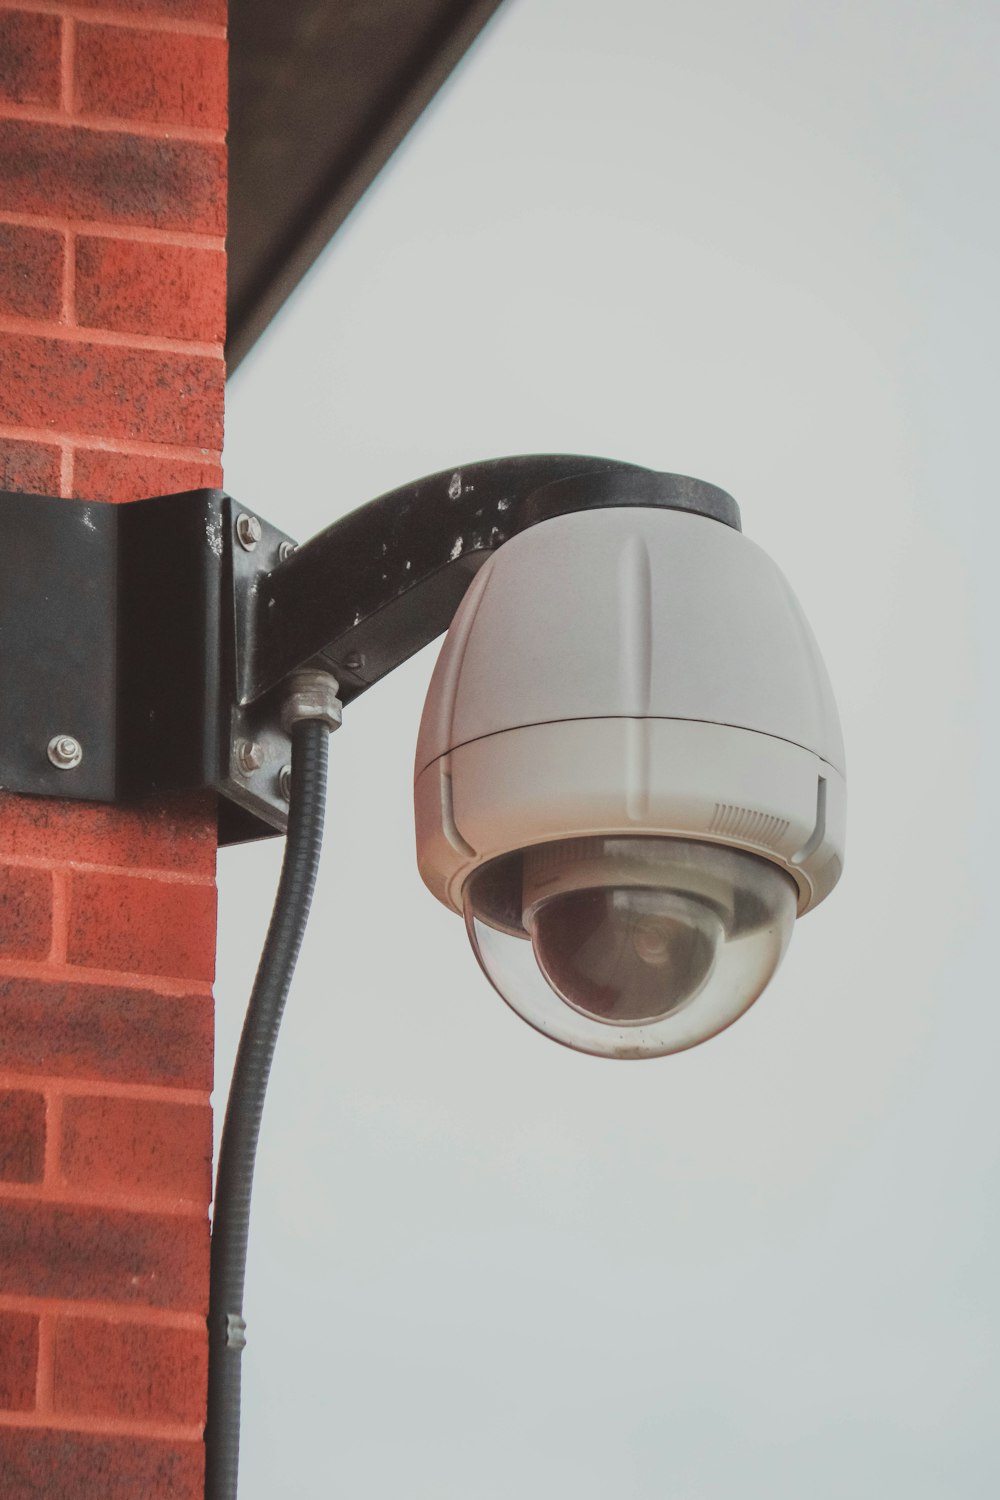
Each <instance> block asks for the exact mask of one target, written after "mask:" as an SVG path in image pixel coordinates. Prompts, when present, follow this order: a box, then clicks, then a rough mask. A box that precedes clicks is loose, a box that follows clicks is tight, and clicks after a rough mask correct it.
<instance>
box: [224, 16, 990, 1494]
mask: <svg viewBox="0 0 1000 1500" xmlns="http://www.w3.org/2000/svg"><path fill="white" fill-rule="evenodd" d="M998 33H1000V10H998V8H997V6H996V4H995V3H994V0H844V3H833V0H821V3H817V0H758V3H756V4H754V5H746V4H742V3H737V0H672V3H670V4H665V3H659V0H617V3H616V4H615V5H614V6H609V5H607V4H606V3H599V0H533V3H528V0H512V3H510V4H509V5H508V7H507V8H506V9H505V11H504V12H503V13H502V14H501V16H500V17H499V19H498V20H497V22H495V23H494V24H493V25H492V26H491V28H489V30H488V31H487V33H486V34H485V36H484V37H483V39H482V41H481V43H480V44H479V45H478V47H477V48H476V49H475V51H474V53H473V55H472V56H471V57H470V58H469V59H468V60H467V62H466V63H465V64H464V65H463V67H462V69H461V70H460V72H459V74H458V75H457V77H456V78H455V79H454V81H453V82H452V84H451V85H450V86H449V88H448V89H447V91H446V92H445V94H444V96H443V97H442V98H441V99H440V100H439V101H438V103H437V104H436V105H435V107H434V108H433V109H432V110H431V112H430V113H429V115H428V116H427V117H426V118H425V120H424V121H423V122H422V124H421V125H420V127H419V128H418V130H417V131H416V132H415V133H414V135H413V137H412V138H411V140H410V142H409V143H408V144H407V146H406V147H405V149H404V150H403V151H402V152H401V153H400V154H399V155H398V157H397V159H396V160H395V161H394V162H393V164H392V165H391V167H390V169H389V170H388V171H387V172H386V173H385V174H384V175H383V176H382V178H381V179H380V180H379V182H378V183H377V184H376V186H375V188H374V189H373V190H372V191H371V193H370V194H369V195H368V197H367V198H366V199H365V201H364V202H363V203H362V204H361V206H360V207H359V209H358V210H357V212H356V213H355V215H354V216H353V218H352V220H351V221H350V223H349V224H348V226H347V227H346V229H345V230H344V231H343V232H342V233H341V235H340V236H339V237H338V238H337V240H336V241H335V243H334V245H333V246H332V247H331V248H330V249H329V250H328V252H327V253H326V255H325V256H324V258H323V259H322V261H321V262H320V263H319V265H318V266H317V267H316V269H315V271H314V272H313V274H312V275H311V276H310V277H309V278H308V279H307V281H306V283H305V284H304V285H303V286H302V288H301V289H300V290H299V292H298V293H297V294H296V295H295V297H294V298H293V299H292V301H291V303H290V304H289V305H288V307H287V308H286V310H285V311H284V312H283V313H282V315H281V316H280V317H279V318H278V320H277V321H276V323H275V324H274V325H273V327H272V329H271V330H270V331H269V332H268V334H267V335H266V337H265V338H264V339H262V340H261V342H260V344H259V345H258V347H257V349H256V350H255V352H254V353H253V354H252V355H251V357H250V358H249V359H248V360H247V362H246V364H245V365H244V367H243V368H242V369H241V370H240V372H239V374H238V375H237V376H236V378H235V379H234V381H233V385H232V389H231V400H230V407H229V439H228V447H227V452H226V460H227V467H226V480H227V486H228V488H229V490H230V491H231V492H232V493H234V494H236V495H238V496H239V497H240V498H241V499H243V500H244V501H245V502H247V503H248V504H250V505H253V506H256V507H258V508H259V510H260V511H261V513H262V514H264V515H266V516H269V517H271V518H272V519H274V520H275V521H276V522H277V523H278V524H280V525H282V526H283V527H284V528H285V529H286V530H288V531H290V532H291V533H292V534H294V535H297V536H299V537H303V538H304V537H306V536H308V535H311V534H312V533H313V532H315V531H317V530H319V529H320V528H321V527H322V526H324V525H325V524H327V523H328V522H329V521H330V520H332V519H333V518H334V517H335V516H337V515H339V514H340V513H342V512H343V511H346V510H349V509H352V508H353V507H354V506H355V505H357V504H359V503H361V502H362V501H364V500H366V499H369V498H371V497H373V496H375V495H377V494H380V493H381V492H383V491H384V490H386V489H388V488H390V487H392V486H394V485H396V484H399V483H402V482H404V481H405V480H407V479H410V478H416V477H417V476H419V475H422V474H425V473H428V472H431V471H433V470H436V469H439V468H443V467H446V466H449V465H453V464H454V465H457V464H459V463H462V462H467V461H469V460H472V459H475V458H482V457H490V456H494V455H497V454H502V453H512V452H530V451H538V450H549V451H553V450H555V451H567V452H572V451H579V452H584V453H599V454H605V455H608V456H611V457H618V458H623V459H629V460H634V461H637V462H640V463H645V464H649V465H651V466H653V467H657V468H664V469H673V470H677V471H680V472H683V473H689V474H695V475H698V476H700V477H702V478H704V479H708V480H711V481H714V482H715V483H718V484H721V485H722V486H724V487H725V488H727V489H729V490H730V491H731V493H733V494H734V495H735V496H736V498H737V500H738V501H739V502H740V505H741V507H742V509H743V519H744V529H745V530H746V532H747V533H748V535H750V536H751V537H753V538H754V540H755V541H757V542H759V543H761V544H762V545H763V546H764V547H765V548H766V549H767V550H768V551H770V552H771V554H772V555H773V556H774V557H775V558H776V560H777V561H778V562H779V564H780V565H781V567H782V568H783V569H784V571H785V572H786V574H787V575H788V577H789V578H790V580H791V581H792V584H793V586H794V588H795V589H796V591H797V593H798V595H799V597H800V599H801V601H802V603H803V605H804V607H805V610H806V612H807V614H808V615H809V617H810V619H811V622H812V624H813V627H814V629H815V630H816V633H817V635H818V637H819V640H820V642H821V645H822V647H823V650H824V653H825V656H826V659H827V662H828V665H829V668H830V671H831V675H832V678H833V681H834V686H835V689H836V691H837V694H838V699H839V702H840V705H841V709H842V713H843V719H844V728H845V734H846V739H847V747H848V762H849V763H848V771H849V785H850V796H851V803H850V824H849V847H848V864H847V872H846V874H845V877H844V880H843V882H842V884H841V886H840V888H839V889H838V890H837V891H836V893H835V894H834V896H833V897H831V899H830V900H829V901H828V902H827V903H826V904H825V905H824V906H823V907H822V908H820V910H819V911H818V912H816V913H814V914H812V915H810V916H809V917H808V918H806V920H805V921H804V922H803V923H801V924H800V926H799V928H798V930H797V931H796V934H795V937H794V939H793V942H792V947H791V950H790V952H789V955H788V957H787V959H786V961H785V963H784V966H783V968H782V970H781V971H780V973H779V975H778V977H777V978H776V980H775V981H774V982H773V984H772V985H771V987H770V988H769V990H768V991H767V992H766V994H765V995H764V997H763V998H762V999H761V1000H760V1001H759V1003H758V1004H757V1006H756V1007H755V1008H754V1009H753V1010H752V1011H751V1012H750V1013H749V1015H748V1016H747V1017H745V1018H744V1019H743V1020H742V1021H740V1022H739V1023H738V1024H737V1025H736V1026H735V1027H733V1028H732V1029H731V1030H730V1031H728V1032H726V1033H725V1034H724V1035H723V1036H721V1037H719V1038H717V1039H716V1040H714V1041H712V1042H710V1043H708V1044H707V1045H705V1046H704V1047H701V1048H698V1049H696V1050H694V1051H693V1052H689V1053H685V1054H683V1055H681V1056H678V1057H671V1058H665V1059H661V1060H659V1061H657V1062H646V1063H641V1064H628V1063H625V1064H615V1063H609V1062H607V1061H601V1060H596V1059H591V1058H585V1057H581V1056H577V1055H574V1054H571V1053H568V1052H565V1051H563V1050H562V1049H561V1048H559V1047H556V1046H554V1045H552V1044H551V1043H549V1042H546V1041H545V1040H544V1039H542V1038H541V1037H539V1036H538V1035H536V1034H535V1033H534V1032H533V1031H531V1030H530V1029H529V1028H528V1027H527V1026H525V1025H524V1024H523V1023H521V1022H520V1021H519V1020H517V1018H516V1017H515V1016H514V1015H513V1014H512V1013H511V1012H510V1011H508V1010H507V1008H506V1007H505V1006H504V1005H503V1004H502V1002H501V1001H500V1000H499V998H498V997H497V996H495V995H494V994H493V992H492V991H491V990H490V989H489V987H488V986H487V985H486V982H485V981H484V980H483V979H482V978H481V976H480V974H479V972H478V970H477V968H476V965H475V961H474V959H473V957H472V954H471V951H470V950H469V948H468V946H467V943H466V939H465V934H464V932H463V930H462V926H461V923H460V922H459V920H458V919H457V918H455V917H452V916H450V915H449V914H448V913H447V912H446V911H444V910H443V909H442V908H439V907H438V906H437V905H436V903H435V902H434V901H433V899H432V898H431V897H430V896H429V895H428V894H427V893H426V891H425V890H424V888H423V886H422V885H421V883H420V881H419V878H418V876H417V873H416V868H415V864H414V859H413V834H412V820H411V811H410V779H411V761H412V754H413V746H414V741H415V737H416V730H417V723H418V718H419V713H420V707H421V704H422V700H423V694H424V691H425V688H426V683H427V679H428V676H429V673H430V669H431V666H432V661H433V655H434V648H432V649H431V650H430V651H426V652H424V653H423V654H422V655H421V656H420V657H418V658H417V659H416V660H414V661H413V662H411V663H409V664H408V665H407V666H406V667H405V668H403V669H401V670H400V671H399V672H397V673H396V674H395V675H394V676H393V677H392V678H391V679H389V680H387V681H386V682H384V683H383V684H381V685H380V686H379V687H378V688H377V689H376V690H375V691H373V692H372V693H370V694H369V695H368V696H367V697H366V698H365V699H363V700H362V701H361V702H359V703H358V704H357V705H356V706H355V707H353V708H352V709H350V710H349V711H348V714H347V722H346V725H345V727H344V729H343V730H342V731H341V732H340V733H339V734H338V735H337V736H336V737H335V739H334V741H333V743H332V747H331V748H332V752H333V753H332V767H331V772H332V774H331V800H330V810H329V816H328V822H327V838H326V848H325V865H324V869H323V873H322V877H321V884H320V888H319V891H318V896H317V902H316V909H315V915H314V921H313V926H312V929H311V932H310V935H309V938H308V940H307V946H306V950H305V954H304V957H303V961H302V964H301V967H300V971H299V976H298V978H297V982H296V985H295V988H294V991H293V994H292V998H291V1001H290V1004H289V1010H288V1015H287V1018H286V1024H285V1028H284V1032H283V1035H282V1039H281V1042H280V1045H279V1049H278V1056H277V1060H276V1064H275V1072H274V1078H273V1083H272V1089H271V1093H270V1097H269V1100H268V1107H267V1112H266V1117H265V1122H264V1134H263V1143H262V1149H261V1157H260V1162H259V1167H258V1177H257V1186H256V1191H255V1201H254V1216H255V1217H254V1230H253V1235H252V1244H251V1261H250V1276H249V1285H248V1298H247V1315H248V1320H249V1325H250V1332H249V1347H248V1350H247V1353H246V1356H245V1360H244V1367H245V1368H244V1400H245V1407H244V1410H245V1416H244V1438H243V1465H242V1483H241V1497H242V1500H265V1497H268V1500H273V1497H285V1496H294V1497H296V1500H321V1497H322V1500H327V1497H330V1496H334V1495H337V1496H341V1495H342V1496H349V1497H350V1500H390V1497H391V1500H397V1497H402V1496H405V1497H406V1500H511V1497H514V1496H516V1497H518V1500H552V1497H562V1496H567V1497H569V1496H572V1497H573V1500H609V1497H621V1500H736V1497H738V1500H804V1497H808V1500H869V1497H871V1500H896V1497H904V1496H905V1497H906V1500H941V1497H943V1496H961V1497H962V1500H980V1497H982V1500H987V1497H989V1500H992V1497H993V1496H995V1495H996V1494H997V1493H1000V1430H998V1424H997V1419H996V1411H997V1401H998V1396H1000V1389H998V1385H1000V1382H998V1365H1000V1359H998V1353H997V1342H998V1339H997V1334H998V1319H997V1312H998V1292H997V1275H996V1265H997V1256H998V1249H1000V1247H998V1243H997V1240H998V1229H1000V1213H998V1207H997V1182H998V1167H1000V1163H998V1160H997V1158H998V1154H1000V1152H998V1140H1000V1128H998V1104H997V1092H998V1091H997V1083H996V1079H997V1068H998V1063H997V1059H998V1057H1000V1006H998V1003H997V1000H998V990H1000V986H998V984H997V978H996V967H997V965H996V942H995V936H994V934H995V930H996V920H997V919H996V910H995V908H996V895H997V882H996V878H995V874H994V869H995V857H994V855H993V852H992V850H991V849H990V848H989V846H988V843H987V839H988V836H989V834H990V833H991V832H995V830H996V828H997V826H998V822H997V818H998V813H1000V797H998V792H997V776H996V770H995V767H996V762H997V752H998V749H1000V744H998V741H1000V735H998V714H997V707H996V705H997V695H996V687H995V684H996V649H997V647H996V643H997V641H998V639H1000V618H998V614H1000V611H998V606H997V593H998V589H997V583H996V568H997V564H996V557H997V552H998V541H1000V537H998V525H997V504H996V455H995V448H996V440H995V431H996V425H997V398H998V394H1000V392H998V385H997V379H996V358H997V356H996V351H997V349H998V347H1000V316H998V302H997V291H996V286H997V264H998V259H997V257H998V252H1000V233H998V219H1000V210H998V198H997V189H996V162H997V147H998V141H1000V132H998V124H1000V118H998V117H1000V93H998V90H997V87H996V70H997V59H998V40H1000V37H998ZM279 855H280V849H279V847H278V845H277V843H276V842H275V843H268V844H267V845H263V846H258V847H254V848H251V849H243V850H238V851H230V852H227V853H225V854H224V855H223V856H222V858H221V861H220V881H221V899H222V912H221V947H220V960H219V985H218V994H219V1080H220V1093H219V1095H218V1096H217V1097H219V1098H222V1097H224V1092H225V1088H226V1086H227V1084H228V1076H229V1069H230V1065H231V1060H232V1054H233V1051H234V1048H235V1040H236V1035H237V1031H238V1027H239V1024H240V1020H241V1017H242V1010H243V1006H244V1004H245V999H246V992H247V989H248V987H249V983H250V979H251V976H252V971H253V968H254V965H255V962H256V955H257V950H258V948H259V944H260V941H261V937H262V934H263V930H264V927H265V924H266V919H267V913H268V910H269V907H270V901H271V896H272V891H273V885H274V881H275V879H276V876H277V867H278V858H279ZM991 898H992V899H991ZM220 1119H221V1110H220Z"/></svg>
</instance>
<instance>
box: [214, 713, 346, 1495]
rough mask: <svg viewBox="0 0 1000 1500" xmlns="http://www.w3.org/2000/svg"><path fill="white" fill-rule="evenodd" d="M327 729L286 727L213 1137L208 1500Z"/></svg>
mask: <svg viewBox="0 0 1000 1500" xmlns="http://www.w3.org/2000/svg"><path fill="white" fill-rule="evenodd" d="M328 755H329V728H328V726H327V725H326V724H325V723H322V722H321V721H320V720H318V719H304V720H302V721H300V722H299V723H297V724H295V725H294V726H293V727H292V776H291V798H290V802H289V808H288V837H287V840H286V843H285V855H284V859H283V861H282V866H281V878H280V880H279V881H278V890H277V894H276V896H275V900H274V909H273V911H272V913H271V921H270V925H269V927H268V930H267V937H266V938H265V940H264V947H263V951H262V952H261V956H260V964H259V966H258V969H257V977H256V979H255V980H254V986H253V991H252V992H251V995H250V1002H249V1004H248V1006H247V1014H246V1020H245V1021H244V1023H243V1033H242V1035H241V1037H240V1045H239V1050H238V1052H237V1054H236V1064H235V1066H234V1068H233V1081H232V1084H231V1086H230V1090H229V1102H228V1104H227V1106H226V1119H225V1124H224V1125H223V1128H222V1140H221V1143H220V1146H219V1167H218V1172H217V1174H216V1181H215V1211H214V1215H213V1219H212V1260H211V1283H210V1293H209V1312H208V1330H209V1333H208V1340H209V1341H208V1421H207V1424H206V1427H205V1496H206V1500H236V1485H237V1476H238V1473H239V1461H240V1379H241V1370H240V1356H241V1354H242V1351H243V1345H244V1343H245V1338H244V1332H245V1326H246V1325H245V1324H244V1322H243V1288H244V1282H245V1279H246V1264H247V1243H248V1239H249V1232H250V1197H251V1193H252V1191H253V1171H254V1162H255V1160H256V1156H257V1140H258V1137H259V1135H260V1122H261V1116H262V1114H263V1112H264V1096H265V1093H266V1092H267V1080H268V1075H269V1074H270V1071H271V1059H272V1058H273V1057H274V1048H275V1044H276V1042H277V1040H278V1029H279V1027H280V1025H281V1016H282V1012H283V1011H284V1008H285V1000H286V999H287V997H288V991H289V987H290V985H291V982H292V974H293V973H294V971H295V962H296V959H297V958H298V956H299V949H300V948H301V946H302V937H303V934H304V933H305V929H306V922H307V921H308V919H309V908H310V905H311V904H312V895H313V889H314V887H315V884H316V871H317V869H318V868H319V857H320V849H321V847H322V842H323V818H324V812H325V807H326V772H327V758H328Z"/></svg>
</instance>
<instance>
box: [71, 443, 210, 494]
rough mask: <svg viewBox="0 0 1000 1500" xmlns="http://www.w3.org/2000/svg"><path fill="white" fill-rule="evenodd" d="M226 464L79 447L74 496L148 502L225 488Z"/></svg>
mask: <svg viewBox="0 0 1000 1500" xmlns="http://www.w3.org/2000/svg"><path fill="white" fill-rule="evenodd" d="M221 488H222V465H221V464H220V463H219V462H218V461H217V460H212V459H210V458H208V457H206V458H205V460H204V462H203V463H193V462H191V461H190V460H188V459H181V458H149V457H138V456H136V455H135V454H132V453H108V452H106V451H104V450H102V449H97V448H77V450H76V454H75V456H74V459H73V494H74V495H75V496H76V497H77V498H78V499H81V500H110V501H113V502H114V503H119V502H121V501H123V500H144V499H146V498H147V496H150V495H176V494H179V493H180V492H181V491H182V490H200V489H221Z"/></svg>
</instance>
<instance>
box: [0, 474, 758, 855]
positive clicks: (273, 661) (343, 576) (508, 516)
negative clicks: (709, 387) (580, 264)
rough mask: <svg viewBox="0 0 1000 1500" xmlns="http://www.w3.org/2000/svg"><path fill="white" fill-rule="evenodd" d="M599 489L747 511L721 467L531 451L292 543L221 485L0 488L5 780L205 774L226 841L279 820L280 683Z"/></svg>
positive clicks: (402, 616) (126, 795)
mask: <svg viewBox="0 0 1000 1500" xmlns="http://www.w3.org/2000/svg"><path fill="white" fill-rule="evenodd" d="M609 505H641V506H665V507H669V508H671V509H682V510H690V511H694V512H696V513H698V514H699V515H704V516H709V517H711V518H712V519H713V520H716V521H721V522H723V523H724V524H725V525H728V526H734V527H736V528H739V524H740V520H739V511H738V509H737V507H736V504H735V502H734V501H733V500H732V499H730V497H729V496H728V495H726V494H725V493H724V492H723V491H722V490H718V489H716V488H715V487H714V486H713V485H708V484H702V483H701V482H700V481H698V480H695V479H687V478H685V477H683V476H681V475H676V474H657V473H654V472H653V471H652V470H650V469H640V468H637V467H636V466H635V465H632V464H621V463H614V462H612V461H610V460H608V459H601V458H580V457H574V456H562V455H542V456H529V457H517V458H503V459H495V460H491V461H490V462H487V463H476V464H470V465H468V466H467V467H465V468H461V469H448V470H445V471H444V472H443V473H440V474H433V475H431V476H430V477H429V478H427V479H420V480H417V482H416V483H414V484H408V485H404V486H403V487H402V488H401V489H398V490H393V491H392V492H391V493H389V494H387V495H383V496H382V497H381V499H379V500H373V501H371V502H370V503H369V504H368V505H363V506H361V507H360V508H359V509H358V510H355V511H352V512H351V514H350V515H347V516H344V517H343V518H342V519H341V520H339V521H335V522H334V524H333V525H332V526H328V527H327V529H326V530H325V531H322V532H320V534H319V535H318V536H316V537H314V538H313V540H312V541H310V542H307V543H305V544H304V545H303V546H302V547H300V548H298V549H295V548H294V544H293V543H292V542H291V541H290V540H289V538H288V537H286V536H285V535H284V534H283V533H282V532H281V531H279V530H278V529H277V528H276V527H274V526H273V525H271V524H270V523H269V522H268V521H266V520H264V519H263V518H262V517H257V516H253V515H252V514H250V513H249V512H247V511H245V510H243V508H242V507H241V506H239V505H238V504H237V503H236V502H235V501H234V500H233V499H232V498H231V497H230V496H228V495H226V494H224V493H223V492H222V491H221V490H192V491H189V492H187V493H185V494H181V495H163V496H159V497H158V498H155V499H150V500H138V501H135V502H134V503H133V504H131V505H87V504H84V503H82V502H79V501H69V500H60V499H56V498H54V497H52V496H45V495H20V494H2V495H0V788H4V789H6V790H8V791H14V792H24V793H29V794H31V795H33V796H42V797H46V796H48V797H61V798H79V799H89V800H92V801H97V802H137V801H139V800H141V799H142V798H143V797H146V796H151V795H159V796H162V795H163V794H164V793H168V792H176V791H191V790H195V789H199V788H213V789H214V790H215V791H217V792H218V794H219V837H220V840H221V842H223V843H232V842H238V841H240V840H243V839H247V838H260V837H262V836H266V835H268V834H272V833H280V832H283V831H284V829H285V826H286V824H287V820H288V801H287V781H286V779H285V778H283V776H282V771H283V769H284V768H285V767H286V766H287V764H288V762H289V760H290V751H291V743H290V740H289V736H288V733H287V731H286V730H285V729H284V728H283V726H282V722H281V700H282V684H283V683H284V682H285V680H286V679H287V678H288V676H289V674H290V673H292V672H294V671H295V670H296V669H297V668H299V667H302V666H306V665H317V666H321V667H326V668H327V669H328V670H330V671H331V672H332V673H333V675H334V676H335V677H336V678H337V680H338V682H339V683H340V692H341V698H342V700H343V701H345V702H350V701H351V699H353V698H356V697H358V695H359V694H360V693H363V692H364V691H365V690H366V689H367V688H369V687H371V686H372V685H373V683H376V682H378V681H379V680H380V678H382V677H384V676H385V675H386V673H387V672H391V671H392V669H393V667H397V666H399V664H400V663H401V662H403V661H405V660H406V659H407V657H409V656H412V655H413V653H414V652H415V651H418V650H419V649H420V647H421V646H424V645H426V644H427V643H428V642H429V641H431V640H433V639H434V637H435V636H437V635H440V634H441V632H442V631H444V630H446V629H447V628H448V625H449V624H450V623H451V618H452V616H453V614H454V613H455V610H456V608H457V607H458V604H459V602H460V601H461V599H462V596H463V595H464V593H465V591H466V589H467V588H468V586H469V584H470V582H471V581H472V578H473V576H474V575H475V573H476V570H477V569H478V568H479V567H480V566H481V565H482V564H483V563H484V562H485V560H486V558H487V557H488V556H489V555H490V553H491V552H495V551H496V549H497V548H498V547H500V546H502V545H503V543H504V542H506V541H508V540H509V539H510V538H511V537H512V536H513V535H515V533H516V532H518V531H523V530H524V529H525V528H527V527H529V526H534V525H536V524H537V523H538V522H540V521H544V520H546V519H549V518H550V517H552V516H556V515H561V514H567V513H570V512H573V511H579V510H587V509H591V508H594V507H604V506H609Z"/></svg>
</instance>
